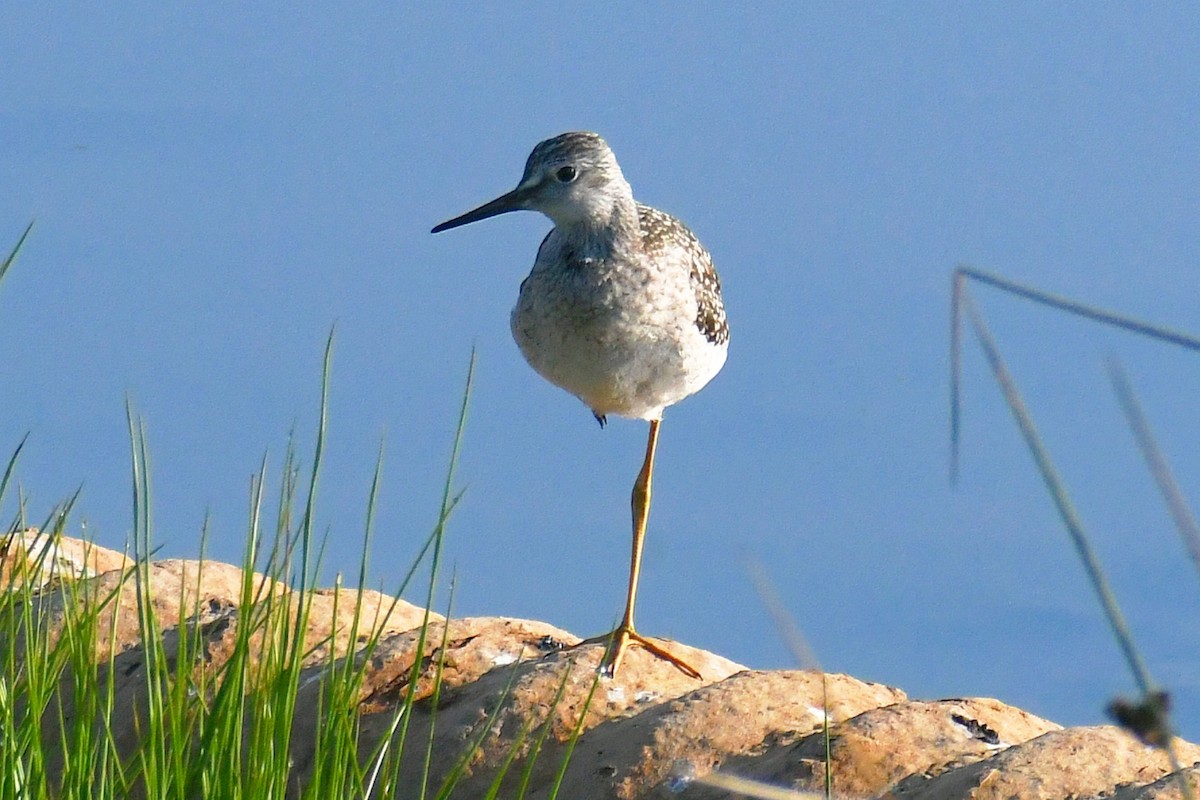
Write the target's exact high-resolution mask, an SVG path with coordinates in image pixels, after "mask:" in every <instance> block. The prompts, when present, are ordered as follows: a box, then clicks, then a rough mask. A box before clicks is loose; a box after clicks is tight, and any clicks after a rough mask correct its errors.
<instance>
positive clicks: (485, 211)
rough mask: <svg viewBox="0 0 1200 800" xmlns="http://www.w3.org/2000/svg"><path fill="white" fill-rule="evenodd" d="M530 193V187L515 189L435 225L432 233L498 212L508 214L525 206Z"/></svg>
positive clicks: (492, 215) (476, 220) (466, 223)
mask: <svg viewBox="0 0 1200 800" xmlns="http://www.w3.org/2000/svg"><path fill="white" fill-rule="evenodd" d="M528 193H529V190H528V189H523V188H520V187H518V188H516V189H513V190H512V191H511V192H509V193H508V194H502V195H500V196H499V197H497V198H496V199H495V200H492V201H491V202H490V203H484V204H483V205H481V206H480V207H479V208H476V209H473V210H471V211H468V212H467V213H465V214H463V215H462V216H461V217H455V218H454V219H448V220H446V221H445V222H443V223H441V224H439V225H435V226H434V228H433V230H432V231H431V233H441V232H442V231H448V230H450V229H451V228H457V227H459V226H460V225H469V224H471V223H472V222H478V221H479V220H481V219H487V218H488V217H494V216H496V215H497V214H507V213H508V212H509V211H520V210H521V209H522V208H523V207H524V205H523V204H524V202H525V197H526V196H527V195H528Z"/></svg>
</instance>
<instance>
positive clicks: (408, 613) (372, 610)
mask: <svg viewBox="0 0 1200 800" xmlns="http://www.w3.org/2000/svg"><path fill="white" fill-rule="evenodd" d="M67 541H68V540H65V539H64V543H65V542H67ZM142 576H143V579H144V580H147V581H148V584H149V587H150V588H149V593H148V594H149V597H150V600H151V602H150V609H151V611H152V612H153V614H154V617H155V621H156V623H157V625H158V627H159V629H160V630H166V629H169V628H172V627H175V626H177V625H179V623H180V621H181V620H183V619H192V618H194V619H195V620H197V621H198V622H200V623H201V624H204V623H208V622H211V621H212V620H214V619H216V618H218V617H221V616H227V615H229V614H230V613H231V612H233V611H235V610H236V609H237V608H238V607H239V606H240V605H241V602H242V591H243V581H244V576H245V573H244V571H243V570H242V569H241V568H240V567H235V566H231V565H229V564H222V563H220V562H218V561H205V562H203V564H201V562H199V561H190V560H175V559H171V560H164V561H156V562H154V563H152V564H150V565H149V567H148V568H147V569H146V570H145V571H144V572H143V573H142ZM268 595H270V596H274V597H276V598H279V601H280V602H288V603H289V604H290V605H291V607H292V609H293V611H294V610H295V608H296V600H295V597H294V593H293V592H292V591H291V590H290V589H288V587H287V586H285V585H284V584H282V583H279V582H277V581H274V580H272V579H270V578H268V577H266V576H264V575H261V574H259V573H253V574H252V576H251V596H252V597H254V596H257V597H266V596H268ZM96 600H100V601H101V602H102V603H103V607H102V610H101V611H100V612H99V615H98V616H97V618H96V640H95V655H96V658H97V660H100V661H104V660H107V659H108V658H109V656H110V654H111V653H120V652H121V651H122V650H124V649H126V648H128V647H131V646H133V645H135V644H136V643H137V642H138V641H139V639H140V621H139V617H138V584H137V579H136V577H135V573H134V571H133V569H132V566H131V565H129V566H126V567H124V568H118V569H115V570H113V571H110V572H106V573H104V574H102V575H99V576H96V577H92V578H83V579H80V580H76V581H72V582H69V583H66V584H60V585H54V586H52V587H51V588H49V589H48V590H46V591H44V592H43V593H42V594H40V595H39V596H38V598H37V599H36V601H35V602H36V603H37V605H38V607H39V609H40V611H41V612H42V613H45V614H48V615H49V619H50V626H51V630H52V636H57V632H58V631H59V630H60V629H61V627H62V625H63V624H64V618H65V616H66V614H67V610H68V608H69V607H74V608H77V607H79V606H80V605H81V604H83V603H85V602H94V601H96ZM311 600H312V603H311V608H310V617H309V626H308V629H307V639H306V641H307V642H308V643H309V644H310V645H312V646H314V647H315V646H316V645H318V643H321V642H325V641H326V640H328V641H329V642H331V643H332V644H333V645H334V647H335V649H336V651H337V652H338V653H339V654H343V653H345V652H347V648H348V646H349V642H348V641H347V638H348V636H349V635H350V627H351V622H352V620H353V618H354V613H355V603H356V602H357V600H358V593H357V591H356V590H353V589H340V590H332V589H325V590H319V591H316V592H313V593H312V595H311ZM335 607H336V613H335ZM359 614H360V622H359V628H360V630H358V631H357V632H356V637H357V638H358V640H359V642H358V644H360V645H361V643H362V642H363V641H364V640H365V639H366V637H368V636H369V635H370V633H371V631H372V630H379V631H381V632H382V633H384V634H387V633H393V632H398V631H406V630H411V629H412V628H414V627H417V626H419V625H420V624H421V620H422V619H423V617H424V611H423V610H422V609H420V608H418V607H417V606H414V605H412V604H411V603H408V602H406V601H404V600H399V601H395V602H393V598H392V597H389V596H388V595H385V594H382V593H380V592H376V591H373V590H370V589H367V590H364V591H363V593H362V606H361V610H360V612H359ZM431 617H432V618H433V619H435V620H440V619H441V615H440V614H436V613H435V614H432V615H431ZM324 648H325V645H322V646H321V647H316V649H315V650H314V652H313V655H312V659H313V660H321V659H323V658H324V656H325V654H326V650H325V649H324Z"/></svg>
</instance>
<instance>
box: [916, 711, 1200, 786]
mask: <svg viewBox="0 0 1200 800" xmlns="http://www.w3.org/2000/svg"><path fill="white" fill-rule="evenodd" d="M1176 747H1177V752H1178V753H1179V757H1180V759H1181V760H1182V761H1183V763H1185V764H1191V763H1193V762H1195V761H1196V760H1197V759H1198V758H1200V747H1197V746H1196V745H1194V744H1189V743H1187V742H1182V741H1177V742H1176ZM1170 771H1171V767H1170V764H1169V763H1168V760H1167V756H1166V754H1165V753H1164V752H1163V751H1162V750H1158V749H1155V748H1151V747H1148V746H1147V745H1144V744H1142V743H1141V742H1139V741H1138V740H1137V739H1135V738H1134V737H1133V736H1131V735H1129V734H1128V733H1126V732H1125V731H1122V730H1120V729H1118V728H1114V727H1111V726H1107V725H1105V726H1098V727H1081V728H1066V729H1063V730H1056V731H1050V732H1049V733H1045V734H1043V735H1041V736H1038V737H1037V738H1035V739H1031V740H1029V741H1027V742H1023V743H1021V744H1018V745H1014V746H1013V747H1010V748H1007V749H1005V750H1003V751H1001V752H999V753H997V754H996V755H994V756H993V757H991V758H989V759H986V760H983V761H978V762H975V763H973V764H969V765H967V766H964V767H960V768H958V769H954V770H950V771H948V772H943V773H941V774H939V775H937V776H936V777H933V778H928V777H926V776H924V775H913V776H910V777H909V778H907V779H905V780H904V781H902V782H901V783H900V784H898V785H897V786H896V788H895V790H894V791H893V793H892V796H893V797H895V798H897V800H898V799H899V798H921V800H949V798H959V797H971V798H975V800H992V798H995V800H1001V799H1002V798H1009V797H1020V798H1022V800H1025V798H1029V800H1035V799H1039V800H1040V798H1045V800H1052V799H1055V800H1058V799H1060V798H1064V797H1094V796H1098V795H1108V794H1112V793H1113V792H1114V791H1115V790H1116V788H1117V787H1118V786H1123V785H1141V784H1147V783H1153V782H1155V781H1157V780H1158V779H1159V778H1161V777H1163V776H1164V775H1166V774H1168V773H1169V772H1170Z"/></svg>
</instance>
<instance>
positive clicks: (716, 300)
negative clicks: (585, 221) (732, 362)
mask: <svg viewBox="0 0 1200 800" xmlns="http://www.w3.org/2000/svg"><path fill="white" fill-rule="evenodd" d="M638 217H639V221H640V223H641V228H642V247H643V248H645V250H646V251H647V252H662V251H664V250H668V249H671V250H679V251H682V252H686V253H688V254H689V255H690V256H691V257H690V259H689V261H690V262H691V272H690V276H689V278H690V281H691V284H692V290H693V291H695V293H696V320H695V322H696V328H697V329H698V330H699V331H700V333H702V334H704V338H705V339H707V340H708V341H710V342H712V343H713V344H715V345H723V344H725V343H726V342H728V341H729V324H728V322H726V320H725V304H724V302H723V301H722V300H721V279H720V278H719V277H718V276H717V270H716V267H714V266H713V261H712V256H710V255H709V254H708V250H706V249H705V248H704V245H702V244H700V240H699V239H697V238H696V234H694V233H692V232H691V230H690V229H689V228H688V227H687V226H686V225H684V224H683V223H682V222H680V221H679V220H678V219H676V218H675V217H672V216H671V215H670V214H667V213H665V212H663V211H659V210H658V209H657V208H651V207H650V206H646V205H642V204H641V203H638Z"/></svg>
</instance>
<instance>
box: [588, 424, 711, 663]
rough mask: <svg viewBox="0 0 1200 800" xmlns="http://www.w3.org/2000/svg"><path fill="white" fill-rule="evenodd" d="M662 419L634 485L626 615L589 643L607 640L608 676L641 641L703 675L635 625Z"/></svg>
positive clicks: (653, 431)
mask: <svg viewBox="0 0 1200 800" xmlns="http://www.w3.org/2000/svg"><path fill="white" fill-rule="evenodd" d="M660 422H661V420H657V419H652V420H650V438H649V440H648V441H647V442H646V459H645V461H643V462H642V470H641V472H639V473H638V477H637V481H635V482H634V484H633V497H632V498H631V501H630V505H631V507H632V510H633V557H632V558H631V559H630V562H629V593H628V595H627V596H626V599H625V615H624V616H623V617H622V618H621V624H620V625H619V626H618V627H617V629H616V630H615V631H613V632H612V633H609V634H606V635H604V636H598V637H596V638H594V639H588V640H587V642H585V644H587V643H594V642H607V644H608V649H607V650H606V651H605V654H604V660H603V661H601V662H600V671H601V672H602V673H604V674H606V675H609V676H612V675H616V673H617V669H618V668H619V667H620V666H621V660H622V659H623V658H624V657H625V650H626V649H627V648H628V647H629V645H630V644H638V645H641V646H642V647H644V648H646V649H647V650H649V651H650V652H651V653H653V654H654V655H656V656H658V657H659V658H661V659H664V660H666V661H670V662H671V663H672V664H674V665H675V666H676V667H678V668H679V669H680V670H681V671H682V672H684V673H685V674H687V675H689V676H691V677H693V678H699V677H700V673H699V672H698V671H697V670H696V669H695V668H693V667H692V666H691V665H689V664H687V663H686V662H684V661H683V660H681V659H679V658H677V657H675V656H673V655H671V654H670V653H668V652H667V651H666V650H664V649H663V648H662V647H660V646H659V645H657V644H655V643H654V642H651V641H650V640H648V639H646V638H645V637H644V636H642V635H641V634H639V633H638V632H637V631H636V630H635V629H634V627H633V606H634V603H635V602H636V601H637V587H638V576H639V574H640V573H641V569H642V545H643V544H644V543H645V541H646V521H647V519H648V518H649V516H650V489H651V483H652V481H653V475H654V453H655V450H657V449H658V426H659V423H660Z"/></svg>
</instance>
